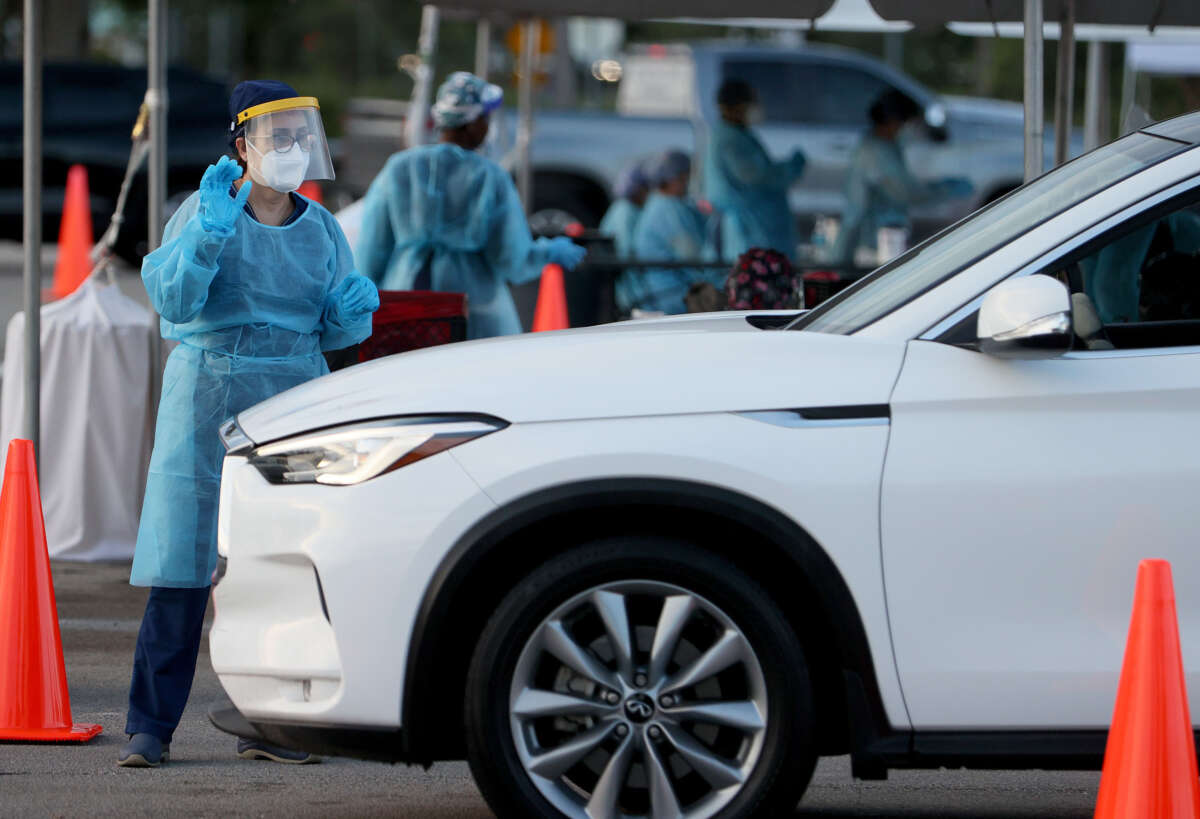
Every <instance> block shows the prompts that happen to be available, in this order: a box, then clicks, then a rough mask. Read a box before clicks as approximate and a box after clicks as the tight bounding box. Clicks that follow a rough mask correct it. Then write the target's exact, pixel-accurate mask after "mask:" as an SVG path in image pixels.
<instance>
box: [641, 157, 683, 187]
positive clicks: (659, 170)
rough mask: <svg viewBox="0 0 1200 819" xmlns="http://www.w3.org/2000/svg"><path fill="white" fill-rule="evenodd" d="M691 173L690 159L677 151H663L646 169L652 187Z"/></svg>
mask: <svg viewBox="0 0 1200 819" xmlns="http://www.w3.org/2000/svg"><path fill="white" fill-rule="evenodd" d="M691 172H692V158H691V157H690V156H688V155H687V154H686V153H684V152H683V151H679V150H670V151H663V152H662V153H661V154H659V155H658V156H656V157H655V158H654V159H652V160H651V161H650V164H649V165H648V166H647V168H646V175H647V176H649V177H650V184H652V185H661V184H663V183H664V182H669V181H671V180H672V179H675V178H677V177H680V176H683V175H684V174H685V173H691Z"/></svg>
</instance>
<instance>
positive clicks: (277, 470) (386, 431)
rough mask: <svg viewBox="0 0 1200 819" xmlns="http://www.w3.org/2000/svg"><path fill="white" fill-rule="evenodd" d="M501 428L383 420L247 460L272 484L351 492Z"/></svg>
mask: <svg viewBox="0 0 1200 819" xmlns="http://www.w3.org/2000/svg"><path fill="white" fill-rule="evenodd" d="M506 426H507V424H506V423H505V422H504V421H500V420H498V419H496V418H487V417H479V416H474V417H464V416H453V417H450V416H436V417H428V416H426V417H421V418H387V419H384V420H380V421H365V422H361V423H356V424H347V425H345V426H340V427H332V428H330V429H324V430H320V431H318V432H313V433H308V434H306V435H301V436H298V437H295V438H289V439H287V440H285V441H278V442H276V443H273V444H266V445H264V446H261V447H259V448H258V449H255V450H254V451H253V452H251V453H250V454H249V456H248V457H249V461H250V463H251V464H253V465H254V466H255V467H256V468H257V469H258V471H259V472H260V473H262V476H263V477H264V478H266V479H267V480H268V481H270V482H271V483H277V484H278V483H288V484H294V483H323V484H328V485H330V486H352V485H353V484H357V483H362V482H363V481H369V480H370V479H371V478H375V477H378V476H379V475H383V474H385V473H387V472H391V471H392V470H394V469H399V468H400V467H402V466H408V465H409V464H411V463H415V462H417V461H419V460H421V459H423V458H428V457H429V456H430V455H434V454H436V453H438V452H443V451H445V450H447V449H450V448H451V447H456V446H458V445H459V444H465V443H466V442H467V441H472V440H474V439H476V438H479V437H481V436H483V435H488V434H490V433H492V432H495V431H497V430H499V429H503V428H504V427H506Z"/></svg>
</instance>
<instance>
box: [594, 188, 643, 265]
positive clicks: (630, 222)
mask: <svg viewBox="0 0 1200 819" xmlns="http://www.w3.org/2000/svg"><path fill="white" fill-rule="evenodd" d="M641 215H642V209H641V208H639V207H638V206H637V205H635V204H634V203H633V202H630V201H629V200H628V199H618V200H617V201H615V202H613V203H612V204H611V205H609V207H608V211H607V212H606V213H605V214H604V218H603V219H602V220H601V221H600V232H601V233H603V234H604V235H605V236H611V237H613V245H614V249H615V250H616V253H617V255H618V256H620V257H621V258H623V259H627V258H629V257H630V256H632V255H633V234H634V231H635V230H637V223H638V218H639V217H641Z"/></svg>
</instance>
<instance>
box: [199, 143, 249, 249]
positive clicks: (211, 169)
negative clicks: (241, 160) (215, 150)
mask: <svg viewBox="0 0 1200 819" xmlns="http://www.w3.org/2000/svg"><path fill="white" fill-rule="evenodd" d="M241 178H242V168H241V166H240V165H238V164H237V163H236V162H234V161H233V160H232V159H230V158H229V157H227V156H223V157H221V158H220V159H219V160H218V161H217V164H215V165H209V166H208V170H206V171H205V172H204V176H202V177H201V178H200V226H201V227H202V228H204V232H205V233H215V234H217V235H218V236H229V235H231V234H232V233H233V226H234V224H236V223H237V217H238V214H239V213H240V212H241V210H242V206H243V205H245V204H246V197H248V196H249V195H250V188H251V186H252V185H253V183H252V182H251V181H250V180H249V179H247V180H246V181H245V182H243V183H242V187H241V189H240V190H239V191H238V193H237V196H230V195H229V186H230V185H232V184H233V182H234V180H236V179H241Z"/></svg>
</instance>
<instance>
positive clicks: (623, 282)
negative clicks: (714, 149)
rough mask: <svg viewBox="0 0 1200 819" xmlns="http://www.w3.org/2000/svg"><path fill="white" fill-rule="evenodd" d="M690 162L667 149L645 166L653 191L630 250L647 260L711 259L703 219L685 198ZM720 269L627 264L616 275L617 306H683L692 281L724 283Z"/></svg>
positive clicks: (675, 309) (672, 309)
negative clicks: (619, 273)
mask: <svg viewBox="0 0 1200 819" xmlns="http://www.w3.org/2000/svg"><path fill="white" fill-rule="evenodd" d="M691 170H692V162H691V159H690V158H689V157H688V155H687V154H685V153H683V152H681V151H666V152H665V153H663V154H662V155H660V156H659V157H658V158H657V159H655V161H654V162H653V163H652V165H651V166H650V168H648V175H649V176H650V181H651V183H652V184H653V185H654V188H655V189H654V192H653V193H651V194H650V197H649V198H648V199H647V200H646V207H645V209H644V210H643V211H642V215H641V218H640V219H638V224H637V229H636V231H635V232H634V239H633V251H634V256H635V257H636V258H638V259H645V260H648V261H679V262H688V261H710V260H712V259H713V253H712V244H711V241H710V236H709V230H708V219H707V218H706V217H705V216H704V214H702V213H701V212H700V210H699V209H698V208H697V207H696V205H695V204H694V203H693V202H692V201H691V200H690V199H688V197H687V190H688V182H689V179H690V177H691ZM726 272H727V271H725V270H713V271H706V270H704V269H702V268H648V269H640V268H630V269H629V270H627V271H625V272H624V273H622V274H621V277H620V279H619V280H618V286H617V298H618V302H617V306H618V307H619V308H620V309H621V310H622V311H623V312H632V311H633V310H634V309H637V310H639V311H644V312H660V313H666V314H674V313H682V312H684V311H685V309H686V304H685V303H684V296H685V295H687V292H688V288H689V287H690V286H691V285H692V284H694V283H697V282H703V281H709V282H712V284H713V285H714V286H716V287H718V288H720V287H723V286H724V281H725V275H726Z"/></svg>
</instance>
